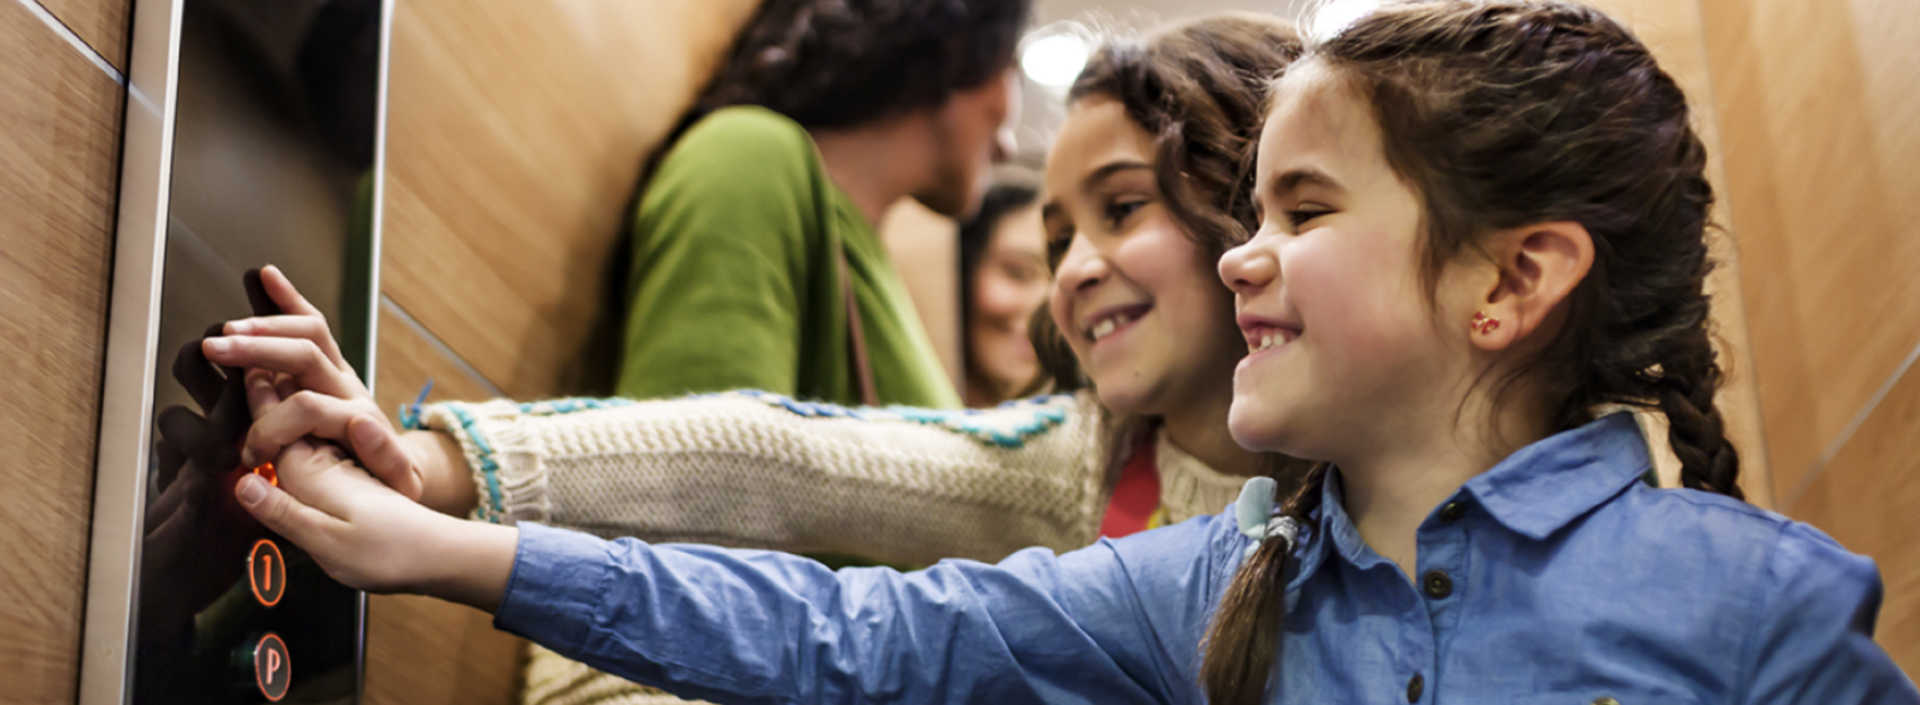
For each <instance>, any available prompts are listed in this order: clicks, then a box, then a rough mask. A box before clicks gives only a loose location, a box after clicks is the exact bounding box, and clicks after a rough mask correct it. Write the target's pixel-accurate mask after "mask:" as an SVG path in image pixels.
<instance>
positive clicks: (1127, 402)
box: [1091, 377, 1155, 415]
mask: <svg viewBox="0 0 1920 705" xmlns="http://www.w3.org/2000/svg"><path fill="white" fill-rule="evenodd" d="M1091 379H1092V380H1093V392H1094V394H1095V395H1098V396H1099V397H1100V405H1101V406H1104V407H1107V410H1108V411H1111V412H1113V413H1116V414H1121V415H1133V414H1138V415H1152V414H1153V413H1155V411H1154V410H1153V409H1151V408H1149V407H1150V406H1152V404H1151V403H1150V402H1149V401H1148V399H1149V397H1151V396H1152V392H1151V390H1148V389H1146V388H1144V387H1143V386H1141V385H1138V384H1126V383H1124V382H1125V381H1124V380H1123V381H1122V382H1117V383H1114V384H1102V383H1101V382H1100V379H1099V378H1098V377H1092V378H1091Z"/></svg>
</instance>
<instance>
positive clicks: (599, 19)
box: [367, 0, 757, 705]
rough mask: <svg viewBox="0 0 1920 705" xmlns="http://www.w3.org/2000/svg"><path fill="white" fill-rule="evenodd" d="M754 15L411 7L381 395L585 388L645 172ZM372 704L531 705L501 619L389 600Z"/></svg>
mask: <svg viewBox="0 0 1920 705" xmlns="http://www.w3.org/2000/svg"><path fill="white" fill-rule="evenodd" d="M756 4H757V2H756V0H653V1H651V2H644V3H633V2H586V3H583V2H574V1H571V0H530V1H527V2H510V3H470V2H455V1H454V0H401V1H400V2H399V3H398V5H396V13H395V17H394V27H393V55H392V66H391V72H392V73H391V87H390V91H389V101H390V102H389V106H390V107H389V112H388V137H387V159H388V161H387V182H386V188H387V191H386V199H387V200H386V210H385V213H384V221H383V223H384V228H385V229H384V232H383V237H384V238H385V242H384V248H383V249H384V252H383V253H382V260H381V291H382V299H383V301H382V306H381V309H382V313H381V319H380V345H379V352H378V358H377V360H378V362H377V364H376V375H377V376H376V380H375V390H376V392H377V395H378V397H379V398H380V402H381V404H382V406H384V407H386V408H388V409H394V408H397V407H398V406H399V404H401V403H403V402H406V401H410V400H411V399H412V398H413V396H414V395H415V394H417V393H418V391H419V390H420V388H421V386H422V385H424V384H425V383H426V380H427V379H428V378H432V379H433V380H434V393H433V398H434V399H440V400H447V399H485V398H488V397H491V396H499V395H503V394H504V395H506V396H510V397H513V398H516V399H539V398H545V397H551V396H556V395H559V394H563V393H569V392H573V391H575V388H574V385H576V384H577V383H578V382H579V378H578V374H577V367H578V362H579V360H580V359H581V354H582V352H583V351H582V348H583V346H585V345H586V344H587V343H588V339H589V335H590V333H591V331H592V327H593V326H594V325H595V322H596V318H595V317H596V315H597V314H598V313H599V309H600V303H601V299H600V296H601V293H600V292H601V285H602V282H601V275H602V273H603V272H605V271H606V263H605V258H606V257H608V256H609V255H610V254H611V252H612V249H613V245H614V241H615V238H616V237H617V236H618V235H619V234H620V233H618V232H617V231H618V229H619V226H620V224H621V219H622V216H623V215H624V211H625V208H626V205H627V201H628V197H629V196H630V194H631V193H632V190H633V188H634V186H635V182H636V180H637V178H638V175H639V173H640V169H641V166H642V163H643V161H644V160H645V159H646V157H647V155H648V154H649V153H650V152H651V151H652V150H653V148H654V147H655V145H656V144H657V143H659V141H660V140H661V139H662V138H663V137H664V136H665V135H666V133H667V131H668V130H669V129H670V128H671V127H672V126H673V123H674V122H675V121H676V120H677V119H678V118H679V116H680V114H681V112H682V111H684V110H685V109H686V107H687V106H688V105H689V104H690V103H691V102H692V100H693V98H694V95H695V93H696V92H697V91H698V90H699V89H700V87H701V86H702V85H703V84H704V83H705V82H706V80H707V79H708V77H709V76H710V75H711V73H712V72H713V71H714V70H715V68H716V67H717V66H718V64H719V62H720V60H721V59H722V58H723V56H724V54H725V52H726V50H727V48H728V47H729V46H730V44H731V43H732V40H733V35H734V33H735V32H736V31H737V30H738V28H739V27H740V26H741V25H743V24H744V23H745V21H746V19H747V17H748V15H750V14H751V13H752V11H753V10H754V8H755V6H756ZM371 605H372V606H371V612H370V616H369V624H368V641H369V649H370V651H369V654H368V671H367V695H368V701H369V702H371V703H375V704H387V703H391V704H393V705H427V704H432V703H449V704H451V703H461V704H462V705H468V704H473V703H506V702H513V701H515V699H516V698H515V697H514V696H515V694H516V692H517V682H518V676H519V673H518V669H519V662H520V658H521V651H522V649H521V645H520V642H519V641H518V640H517V639H513V638H511V637H508V636H506V635H505V634H502V633H500V632H496V631H494V630H493V629H492V627H491V623H490V619H489V617H488V616H487V615H484V614H482V613H480V612H476V611H474V610H470V609H467V608H464V607H459V606H455V605H450V604H447V603H442V602H437V601H434V600H429V599H424V598H406V597H376V598H374V599H373V600H372V603H371Z"/></svg>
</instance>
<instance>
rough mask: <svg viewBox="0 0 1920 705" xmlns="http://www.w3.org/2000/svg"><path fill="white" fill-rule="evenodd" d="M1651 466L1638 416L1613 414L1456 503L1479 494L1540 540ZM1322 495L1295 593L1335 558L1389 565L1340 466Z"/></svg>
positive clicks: (1475, 485) (1499, 472) (1466, 490)
mask: <svg viewBox="0 0 1920 705" xmlns="http://www.w3.org/2000/svg"><path fill="white" fill-rule="evenodd" d="M1649 468H1650V463H1649V461H1648V458H1647V446H1646V442H1645V441H1644V439H1642V437H1641V435H1640V427H1639V425H1638V424H1636V423H1635V422H1634V419H1633V414H1631V413H1625V412H1622V413H1616V414H1609V415H1607V416H1606V417H1603V418H1601V419H1599V420H1596V421H1594V422H1592V423H1589V424H1587V425H1585V426H1581V427H1579V428H1576V429H1573V430H1570V431H1563V432H1561V433H1557V434H1554V435H1552V436H1548V437H1547V438H1545V439H1542V440H1540V441H1537V442H1535V443H1533V444H1531V445H1528V446H1527V447H1525V448H1521V449H1520V450H1519V451H1518V452H1516V453H1514V454H1513V455H1510V456H1507V459H1506V460H1502V461H1500V463H1499V464H1498V465H1495V466H1493V468H1492V469H1490V470H1488V471H1486V472H1484V473H1481V474H1480V475H1478V476H1476V477H1474V478H1473V479H1472V480H1468V481H1467V484H1466V485H1464V486H1462V487H1461V488H1460V491H1459V492H1457V493H1455V495H1454V497H1453V498H1452V499H1449V500H1448V501H1453V500H1454V499H1458V498H1460V497H1461V495H1472V496H1473V498H1474V500H1475V501H1476V502H1478V503H1479V504H1480V506H1482V507H1484V508H1486V510H1487V513H1488V514H1490V515H1492V516H1493V518H1494V519H1495V520H1496V521H1499V522H1500V523H1501V524H1504V525H1506V526H1507V528H1509V529H1512V530H1514V531H1515V532H1517V533H1520V534H1522V535H1525V536H1527V537H1529V538H1532V539H1534V540H1540V539H1544V538H1546V537H1547V536H1549V535H1551V534H1553V532H1555V531H1558V530H1559V529H1560V528H1561V527H1563V526H1566V525H1567V524H1568V523H1569V522H1572V521H1573V520H1574V519H1576V518H1578V517H1580V516H1581V515H1583V514H1586V513H1587V512H1588V511H1591V510H1592V509H1593V508H1594V507H1598V506H1600V505H1601V504H1602V503H1604V502H1606V501H1607V500H1609V499H1612V498H1613V496H1614V495H1617V494H1619V493H1620V491H1621V490H1623V489H1625V488H1627V487H1628V486H1629V485H1631V484H1633V483H1634V482H1638V481H1639V480H1640V478H1641V477H1643V476H1645V475H1646V473H1647V470H1648V469H1649ZM1320 497H1321V499H1320V508H1319V509H1318V510H1317V514H1318V516H1317V517H1316V519H1317V521H1316V522H1314V529H1315V531H1312V532H1311V534H1310V536H1309V537H1308V538H1306V539H1305V540H1303V544H1304V545H1303V547H1302V549H1301V551H1300V553H1299V558H1300V571H1299V573H1297V574H1296V575H1295V576H1294V577H1293V579H1292V580H1291V581H1289V584H1288V587H1289V589H1291V588H1295V587H1298V586H1299V584H1300V583H1301V582H1303V581H1304V580H1306V578H1307V577H1308V576H1311V575H1312V574H1313V573H1314V571H1315V570H1317V569H1318V568H1319V567H1320V564H1321V563H1323V562H1325V561H1326V559H1327V557H1328V556H1329V555H1330V554H1333V553H1338V554H1339V555H1340V556H1341V557H1343V558H1345V559H1346V560H1347V562H1349V563H1352V564H1353V565H1355V566H1356V567H1359V568H1363V569H1365V568H1368V567H1370V566H1371V564H1373V563H1376V562H1379V561H1383V560H1385V559H1384V558H1380V557H1379V556H1378V554H1375V553H1373V552H1372V551H1371V550H1369V549H1368V548H1367V546H1366V542H1365V541H1362V540H1361V539H1360V531H1359V529H1358V528H1356V527H1355V526H1354V524H1353V519H1352V518H1351V517H1349V516H1347V510H1346V505H1345V504H1343V502H1344V497H1343V495H1342V487H1341V482H1340V470H1339V468H1337V467H1336V468H1332V469H1329V470H1328V471H1327V480H1326V484H1325V485H1324V486H1323V487H1322V488H1321V495H1320ZM1442 506H1444V503H1443V505H1442Z"/></svg>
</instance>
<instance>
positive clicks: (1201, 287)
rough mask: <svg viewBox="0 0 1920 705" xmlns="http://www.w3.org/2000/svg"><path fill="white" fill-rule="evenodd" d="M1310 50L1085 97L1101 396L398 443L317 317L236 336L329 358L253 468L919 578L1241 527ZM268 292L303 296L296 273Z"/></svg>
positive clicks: (1178, 57) (1090, 346)
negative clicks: (263, 465) (1240, 289)
mask: <svg viewBox="0 0 1920 705" xmlns="http://www.w3.org/2000/svg"><path fill="white" fill-rule="evenodd" d="M1301 46H1302V42H1301V40H1300V38H1299V37H1298V36H1297V34H1296V33H1295V31H1294V30H1293V29H1292V27H1291V26H1290V25H1288V24H1287V23H1285V22H1283V21H1280V20H1277V19H1273V18H1267V17H1259V16H1253V15H1229V16H1218V17H1212V18H1207V19H1202V20H1198V21H1194V22H1190V23H1187V24H1182V25H1178V26H1174V27H1170V28H1167V29H1165V30H1163V31H1161V32H1159V33H1158V34H1156V35H1153V36H1151V37H1149V38H1148V39H1146V40H1145V41H1144V42H1137V43H1136V42H1132V41H1114V42H1111V43H1109V44H1108V45H1107V46H1105V47H1104V48H1102V49H1101V50H1100V51H1099V52H1097V54H1096V55H1095V56H1094V57H1093V59H1092V60H1091V61H1090V62H1089V63H1088V66H1087V68H1086V69H1085V70H1084V71H1083V73H1082V75H1081V76H1080V77H1079V79H1078V80H1077V81H1076V83H1075V84H1074V86H1073V88H1072V90H1071V92H1070V94H1069V101H1070V107H1071V109H1070V111H1069V116H1068V119H1067V122H1066V124H1065V126H1064V127H1063V128H1062V130H1061V133H1060V135H1059V138H1058V140H1057V143H1056V146H1055V148H1054V151H1053V153H1052V154H1051V155H1050V158H1049V164H1048V173H1047V190H1048V197H1047V200H1046V202H1045V203H1044V205H1043V208H1044V214H1045V225H1046V228H1047V232H1048V236H1049V240H1050V248H1049V250H1050V252H1049V259H1050V264H1051V265H1052V266H1053V267H1054V269H1055V271H1056V273H1057V275H1058V276H1057V281H1056V286H1055V290H1054V295H1053V300H1052V303H1051V307H1050V315H1049V316H1047V317H1046V318H1044V319H1042V322H1043V323H1047V324H1051V325H1044V326H1042V329H1043V330H1044V331H1045V332H1044V333H1043V335H1047V336H1049V339H1050V340H1052V341H1053V342H1055V343H1063V344H1064V345H1063V346H1059V347H1065V348H1068V349H1070V351H1071V354H1072V355H1073V356H1074V357H1075V358H1076V359H1077V361H1078V362H1079V366H1080V367H1081V368H1082V369H1084V370H1085V371H1086V373H1087V375H1088V377H1089V378H1090V380H1091V381H1092V383H1093V389H1094V391H1082V392H1079V393H1076V394H1073V395H1058V396H1050V397H1041V398H1036V399H1029V400H1024V401H1020V402H1015V403H1013V404H1009V405H1007V406H1005V407H1002V408H999V409H994V410H986V411H966V412H947V411H928V410H919V409H906V408H887V409H847V408H841V407H837V406H832V405H826V404H816V403H809V402H806V401H801V400H796V399H790V398H785V397H781V396H777V395H771V394H764V393H756V392H746V391H743V392H735V393H727V394H711V395H702V396H699V397H693V398H685V399H676V400H661V401H643V402H631V401H627V400H612V399H608V400H602V399H563V400H555V401H546V402H539V403H533V404H520V403H515V402H511V401H505V400H499V401H492V402H487V403H474V404H469V403H458V402H454V403H442V404H431V405H426V406H425V407H423V408H420V409H414V410H411V412H410V413H407V414H404V416H405V418H404V419H403V420H404V421H406V422H407V424H408V425H409V426H412V427H414V428H417V429H423V430H418V431H414V432H410V433H407V434H404V435H403V436H395V435H394V434H393V433H392V431H391V430H390V427H388V426H387V425H386V422H385V421H384V416H383V415H381V414H380V413H379V411H378V410H377V409H376V408H375V407H374V406H373V405H372V403H371V400H370V399H369V398H368V397H367V396H366V394H365V392H364V390H363V389H361V388H360V385H359V383H358V382H356V381H354V378H353V376H352V373H351V371H350V370H348V369H347V368H346V366H345V365H344V363H343V362H341V361H340V359H339V357H338V355H336V354H334V353H333V352H332V350H333V347H332V341H331V340H330V339H329V338H328V337H327V335H326V333H325V327H324V321H321V320H319V319H318V318H317V317H316V316H306V317H303V316H297V315H296V316H289V317H283V318H274V319H251V320H245V321H236V322H234V323H233V324H231V325H230V326H229V328H228V332H229V333H230V334H234V335H235V336H236V337H234V338H232V342H233V344H234V348H233V351H234V352H231V353H228V354H227V355H228V357H224V358H222V357H219V355H220V354H218V353H216V359H239V358H240V357H244V358H245V359H248V360H250V361H251V362H250V363H249V364H264V365H269V366H272V364H273V363H272V362H271V360H272V353H271V352H265V351H259V352H252V351H250V349H252V348H254V347H255V346H267V347H272V346H273V345H274V343H273V341H271V340H269V339H268V338H264V337H242V336H294V337H296V338H306V339H307V340H309V341H311V342H312V343H313V344H314V345H312V346H310V347H309V346H305V344H304V343H305V341H299V340H294V339H283V340H282V341H281V342H282V343H284V344H285V345H281V346H280V347H281V348H282V349H290V350H294V351H295V352H296V353H297V354H305V353H310V354H311V357H310V358H308V360H310V361H311V362H314V363H316V365H315V366H314V367H311V368H301V369H297V370H295V369H291V368H287V369H286V371H292V372H299V373H300V378H299V379H300V386H301V387H304V388H306V389H308V390H311V391H309V392H307V393H304V394H299V395H294V396H293V397H292V398H293V399H294V400H295V401H296V404H297V405H301V406H305V407H311V408H312V409H314V410H316V411H320V412H324V413H323V417H321V418H320V419H318V420H314V419H311V418H310V419H309V420H308V421H307V422H304V423H294V424H288V423H285V420H286V418H287V417H286V415H284V414H283V415H282V416H279V417H276V416H268V417H264V418H263V419H262V420H261V424H260V426H259V427H258V428H257V429H256V433H255V436H254V438H253V439H252V442H250V444H249V454H250V457H249V460H250V461H252V460H255V459H256V457H257V458H258V459H265V458H268V457H270V456H269V455H264V454H263V453H270V452H272V451H274V450H277V448H278V447H279V445H280V444H283V443H285V442H287V441H290V440H292V439H295V438H299V437H301V436H304V435H307V434H309V433H312V434H314V435H319V436H322V437H327V438H333V439H338V440H343V441H345V440H348V439H351V440H352V442H353V443H354V445H355V450H356V451H357V455H358V457H360V458H361V459H362V460H363V461H365V462H366V463H367V464H368V467H369V468H371V469H373V470H374V471H375V472H376V473H379V474H381V475H383V476H384V477H387V478H388V479H389V480H390V481H391V482H393V483H394V485H395V486H396V487H400V488H402V489H403V491H405V492H408V493H409V494H413V495H415V496H417V497H419V498H420V499H421V501H422V502H423V503H425V504H427V505H428V506H431V507H434V508H436V509H438V510H440V511H443V512H446V513H450V514H455V515H462V516H464V515H469V514H471V515H472V516H474V517H475V518H478V519H481V520H484V521H490V522H495V523H502V524H509V525H511V524H514V523H517V522H520V521H534V522H540V523H545V524H550V525H554V526H562V527H567V528H572V529H577V530H582V531H586V532H589V533H593V534H596V535H600V536H603V537H607V538H612V537H618V536H635V537H640V538H643V539H646V540H649V541H661V542H667V541H672V542H701V543H714V544H720V545H729V546H743V547H754V548H767V549H777V550H783V551H791V552H798V553H807V554H813V555H821V554H831V555H834V556H857V557H858V558H860V559H865V560H872V561H878V562H882V563H888V564H893V565H928V564H932V563H934V562H935V561H938V560H940V559H942V558H950V557H957V558H972V559H977V560H986V561H993V560H999V559H1001V558H1003V557H1005V556H1006V555H1008V554H1010V553H1012V552H1013V551H1016V550H1019V549H1021V548H1026V547H1029V546H1044V547H1047V548H1050V549H1054V550H1056V551H1065V550H1071V549H1075V548H1079V547H1082V546H1085V545H1087V544H1089V543H1092V542H1093V541H1094V540H1095V539H1096V538H1098V537H1100V536H1103V535H1104V536H1109V537H1116V538H1117V537H1120V536H1124V535H1127V534H1130V533H1133V532H1136V531H1140V530H1142V529H1146V528H1150V527H1153V526H1160V525H1164V524H1172V523H1178V522H1181V521H1184V520H1186V519H1188V518H1191V517H1195V516H1200V515H1206V514H1212V513H1215V512H1218V511H1220V509H1221V508H1222V507H1224V506H1226V505H1227V504H1228V503H1229V502H1231V501H1232V500H1233V498H1234V497H1235V495H1236V494H1237V492H1238V491H1239V488H1240V485H1241V483H1242V482H1244V480H1245V478H1246V477H1247V476H1251V475H1259V474H1264V475H1271V476H1276V477H1278V478H1279V479H1281V481H1282V483H1283V484H1285V485H1291V484H1292V483H1291V480H1290V478H1291V477H1293V476H1294V475H1297V474H1298V469H1296V468H1293V467H1292V466H1290V465H1288V463H1287V462H1286V459H1285V458H1284V457H1282V456H1278V455H1274V454H1261V453H1253V452H1250V451H1246V450H1244V449H1242V448H1240V447H1239V446H1237V445H1235V444H1234V443H1233V440H1232V438H1231V437H1230V436H1229V435H1228V432H1227V427H1226V414H1227V407H1228V403H1229V400H1230V398H1231V394H1232V387H1231V384H1232V371H1233V365H1234V363H1235V361H1237V360H1238V359H1239V357H1240V356H1241V355H1242V354H1243V353H1244V349H1243V348H1242V347H1241V346H1242V341H1241V340H1240V339H1239V337H1238V333H1237V331H1236V330H1235V329H1234V326H1233V318H1232V298H1231V294H1230V292H1228V291H1227V290H1226V289H1225V288H1224V287H1222V286H1221V285H1220V282H1219V279H1218V277H1217V275H1216V274H1215V273H1214V262H1216V261H1217V260H1218V258H1219V256H1220V254H1221V253H1222V252H1224V251H1225V250H1226V249H1227V248H1228V247H1230V246H1232V245H1235V244H1237V243H1240V242H1243V241H1244V240H1245V239H1246V237H1247V235H1248V232H1249V230H1250V227H1251V226H1252V225H1253V224H1254V215H1253V210H1252V206H1251V205H1250V203H1249V201H1248V199H1247V198H1246V197H1245V194H1246V193H1247V191H1248V190H1249V188H1250V186H1251V181H1250V176H1251V175H1250V173H1249V172H1248V169H1247V168H1246V164H1245V158H1246V156H1247V155H1248V153H1249V151H1250V149H1251V146H1252V142H1253V140H1254V138H1255V137H1257V135H1258V131H1259V119H1260V114H1261V111H1260V104H1261V100H1262V95H1263V92H1264V87H1265V85H1266V83H1267V82H1268V81H1270V80H1272V79H1273V78H1275V77H1277V76H1278V75H1279V74H1280V73H1281V72H1282V71H1283V70H1284V69H1285V67H1286V66H1287V64H1288V63H1289V62H1290V61H1291V60H1292V59H1293V58H1294V57H1296V56H1297V55H1298V54H1299V52H1300V49H1301ZM263 278H264V280H265V283H266V284H267V286H268V287H269V288H271V289H275V290H277V291H279V292H281V293H285V294H288V295H290V296H294V297H297V294H292V293H291V292H292V287H291V286H290V285H289V284H288V283H287V282H286V281H285V279H284V277H282V276H281V275H280V274H279V273H278V272H277V271H275V270H273V269H271V268H269V269H268V271H267V272H265V273H264V276H263ZM288 310H289V311H290V312H298V311H300V310H303V309H301V308H300V307H298V306H297V305H296V306H295V307H290V308H289V309H288ZM235 356H239V357H235ZM283 367H284V366H283ZM288 391H291V390H290V389H289V390H288ZM349 429H351V433H349V432H348V431H349ZM611 680H612V679H609V678H604V677H601V676H598V675H596V674H594V673H592V672H590V671H587V670H585V669H584V668H583V667H580V666H578V665H577V664H573V663H571V662H568V661H565V660H564V659H559V658H557V657H554V656H552V654H551V653H550V652H546V651H544V650H541V649H537V648H536V649H535V651H534V658H533V661H532V663H531V665H530V667H529V672H528V679H527V682H528V686H529V690H528V695H529V699H530V700H531V701H534V702H543V701H547V700H550V699H558V700H566V701H575V700H582V699H588V696H586V694H589V693H592V694H594V695H592V696H591V697H593V698H598V697H600V696H603V695H612V694H622V693H628V692H629V690H630V686H625V685H623V684H621V683H618V682H609V681H611ZM550 696H551V697H550Z"/></svg>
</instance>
